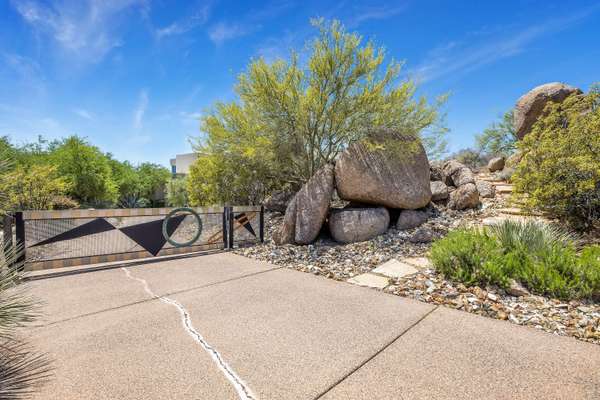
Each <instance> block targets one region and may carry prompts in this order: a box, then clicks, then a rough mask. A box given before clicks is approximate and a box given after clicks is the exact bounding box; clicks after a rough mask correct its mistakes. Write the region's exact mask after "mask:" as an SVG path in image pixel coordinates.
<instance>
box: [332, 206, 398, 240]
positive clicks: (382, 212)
mask: <svg viewBox="0 0 600 400" xmlns="http://www.w3.org/2000/svg"><path fill="white" fill-rule="evenodd" d="M389 224H390V214H389V212H388V210H387V209H386V208H385V207H371V208H353V207H350V208H337V209H332V210H331V213H330V215H329V231H330V232H331V236H332V237H333V239H334V240H335V241H336V242H340V243H354V242H363V241H365V240H369V239H372V238H374V237H375V236H379V235H381V234H383V233H385V231H387V229H388V226H389Z"/></svg>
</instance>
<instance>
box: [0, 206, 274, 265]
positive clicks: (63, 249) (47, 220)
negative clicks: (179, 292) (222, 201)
mask: <svg viewBox="0 0 600 400" xmlns="http://www.w3.org/2000/svg"><path fill="white" fill-rule="evenodd" d="M185 210H187V213H186V212H185ZM11 221H12V222H13V223H14V238H15V240H14V243H19V244H23V245H22V247H23V249H24V253H23V254H22V255H21V261H24V262H25V270H28V271H34V270H40V269H48V268H60V267H69V266H76V265H85V264H96V263H104V262H112V261H123V260H132V259H136V258H145V257H152V256H164V255H171V254H182V253H190V252H197V251H205V250H214V249H232V248H234V247H237V246H241V245H246V244H252V243H258V242H262V241H263V240H264V227H263V225H264V209H263V208H262V207H260V206H257V207H254V206H249V207H243V206H242V207H238V206H236V207H229V206H226V207H218V208H217V207H210V208H190V209H174V208H136V209H107V210H64V211H23V212H18V213H15V214H14V215H13V216H12V217H7V218H5V224H4V225H5V226H4V242H5V245H7V244H9V243H11V242H12V241H13V238H12V232H11V231H12V226H11V225H12V224H11V223H10V222H11ZM7 225H8V226H7Z"/></svg>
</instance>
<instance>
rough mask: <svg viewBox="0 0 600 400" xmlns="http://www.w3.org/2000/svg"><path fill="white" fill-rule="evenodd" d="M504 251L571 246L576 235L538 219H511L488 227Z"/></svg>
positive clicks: (574, 241)
mask: <svg viewBox="0 0 600 400" xmlns="http://www.w3.org/2000/svg"><path fill="white" fill-rule="evenodd" d="M488 231H489V232H490V234H491V235H493V236H495V237H496V238H497V239H498V241H499V242H500V245H501V246H502V248H504V249H505V251H507V252H508V251H512V250H515V249H519V248H520V249H524V250H526V251H528V252H531V253H537V252H540V251H545V250H549V249H551V248H554V247H555V246H561V247H562V246H567V247H571V246H574V245H575V244H576V243H577V237H576V236H575V235H573V234H571V233H569V232H567V231H564V230H562V229H560V228H558V227H556V226H554V225H549V224H546V223H543V222H538V221H531V220H530V221H525V222H520V221H511V220H505V221H503V222H501V223H498V224H494V225H491V226H490V227H489V228H488Z"/></svg>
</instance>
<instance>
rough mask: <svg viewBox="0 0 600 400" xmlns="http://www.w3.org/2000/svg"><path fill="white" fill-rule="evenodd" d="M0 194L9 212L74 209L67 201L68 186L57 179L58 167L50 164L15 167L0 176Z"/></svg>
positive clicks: (59, 177)
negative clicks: (0, 193)
mask: <svg viewBox="0 0 600 400" xmlns="http://www.w3.org/2000/svg"><path fill="white" fill-rule="evenodd" d="M0 191H1V192H2V193H4V195H5V197H6V199H5V201H6V203H5V204H6V207H7V209H8V210H50V209H54V208H73V207H77V202H75V201H73V200H72V199H70V198H69V197H68V196H67V194H68V193H69V184H68V183H67V180H66V179H65V178H63V177H61V176H59V174H58V172H57V167H55V166H52V165H49V164H41V165H32V166H31V167H29V168H15V169H13V170H12V171H10V172H6V173H0Z"/></svg>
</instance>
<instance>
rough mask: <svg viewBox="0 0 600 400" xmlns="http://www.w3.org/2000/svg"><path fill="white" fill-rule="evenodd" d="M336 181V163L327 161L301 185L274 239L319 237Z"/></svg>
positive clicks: (280, 241) (306, 241) (310, 239)
mask: <svg viewBox="0 0 600 400" xmlns="http://www.w3.org/2000/svg"><path fill="white" fill-rule="evenodd" d="M333 182H334V176H333V166H332V165H330V164H327V165H325V166H323V167H322V168H321V169H319V170H318V171H317V172H316V173H315V174H314V175H313V177H312V178H310V179H309V180H308V182H306V183H305V184H304V186H302V188H301V189H300V190H299V191H298V193H296V195H295V196H294V198H293V199H292V201H290V203H289V204H288V207H287V209H286V211H285V217H284V218H283V225H282V226H281V228H280V230H279V232H277V233H276V234H275V236H274V237H273V239H274V240H275V243H277V244H286V243H296V244H309V243H312V242H313V241H314V240H315V239H316V238H317V236H318V235H319V232H320V231H321V227H322V226H323V223H324V222H325V219H326V218H327V213H328V211H329V202H330V201H331V195H332V194H333Z"/></svg>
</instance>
